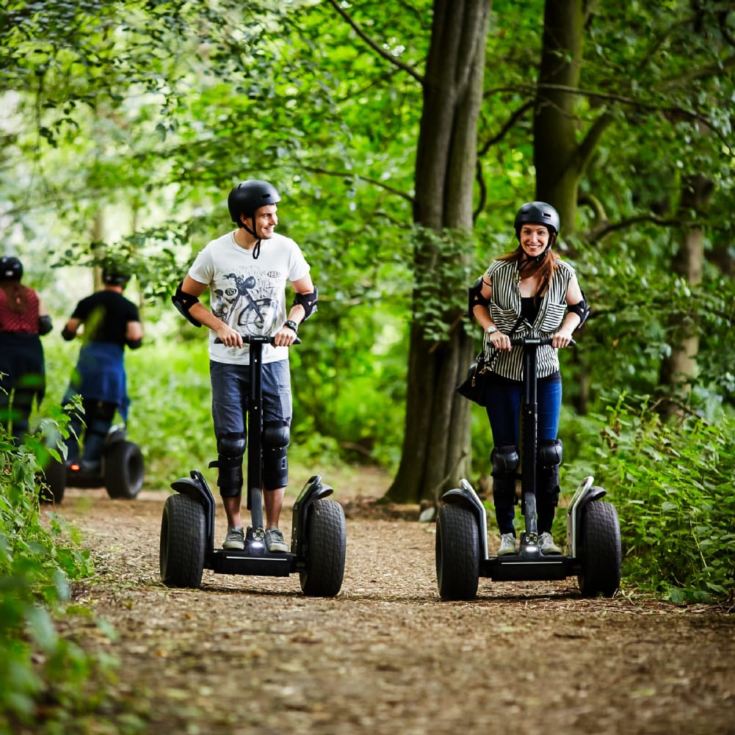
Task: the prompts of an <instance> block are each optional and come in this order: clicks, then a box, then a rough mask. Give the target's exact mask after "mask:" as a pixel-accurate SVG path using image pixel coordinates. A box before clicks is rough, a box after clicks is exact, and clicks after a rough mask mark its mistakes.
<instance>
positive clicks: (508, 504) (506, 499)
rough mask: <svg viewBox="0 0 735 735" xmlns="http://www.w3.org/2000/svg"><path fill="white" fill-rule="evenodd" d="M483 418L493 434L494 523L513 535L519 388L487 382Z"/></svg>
mask: <svg viewBox="0 0 735 735" xmlns="http://www.w3.org/2000/svg"><path fill="white" fill-rule="evenodd" d="M487 396H488V405H487V415H488V418H489V419H490V427H491V429H492V433H493V446H494V448H493V452H492V454H491V461H492V474H493V502H494V504H495V520H496V521H497V524H498V529H499V530H500V533H501V534H508V533H511V534H513V535H515V528H514V526H513V517H514V515H515V508H514V506H515V485H516V476H517V471H518V463H519V456H518V426H519V414H520V407H521V387H520V386H519V385H518V386H517V385H514V384H509V383H505V382H503V383H500V382H497V383H494V382H491V383H490V385H489V386H488V388H487Z"/></svg>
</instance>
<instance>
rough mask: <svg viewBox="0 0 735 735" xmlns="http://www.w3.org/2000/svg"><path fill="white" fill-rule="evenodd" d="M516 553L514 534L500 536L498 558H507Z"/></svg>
mask: <svg viewBox="0 0 735 735" xmlns="http://www.w3.org/2000/svg"><path fill="white" fill-rule="evenodd" d="M515 553H516V537H515V536H514V535H513V534H512V533H502V534H500V547H499V548H498V556H507V555H508V554H515Z"/></svg>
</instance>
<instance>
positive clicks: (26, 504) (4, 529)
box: [0, 430, 113, 733]
mask: <svg viewBox="0 0 735 735" xmlns="http://www.w3.org/2000/svg"><path fill="white" fill-rule="evenodd" d="M42 444H43V442H42V441H40V440H39V438H38V437H35V438H34V437H31V438H29V440H28V441H27V442H26V443H25V444H24V445H21V446H15V445H14V443H13V442H12V440H11V439H9V438H8V436H7V434H6V433H5V431H4V430H0V733H5V732H11V731H17V730H18V729H19V728H20V727H21V726H25V727H32V728H33V731H34V732H39V733H41V732H58V731H59V728H62V729H63V727H64V724H63V723H66V726H69V725H70V723H71V722H72V721H76V722H77V723H78V722H79V720H80V718H82V719H83V718H85V717H86V716H87V715H88V714H89V713H90V712H93V711H94V710H96V708H97V707H98V706H99V705H100V704H101V703H102V702H103V701H104V700H105V697H106V694H105V692H106V686H105V684H106V682H109V681H110V680H111V677H112V674H113V662H112V660H110V659H109V658H107V657H105V656H103V655H94V654H89V653H87V652H86V651H85V650H84V649H83V648H82V647H81V646H80V645H79V644H77V643H75V642H74V641H72V640H69V639H67V638H65V637H64V636H62V635H60V634H59V631H58V628H57V623H56V622H55V621H56V619H57V618H60V617H61V616H62V615H65V616H68V615H69V614H71V611H70V608H69V607H68V602H69V598H70V583H72V582H73V581H74V580H79V579H82V578H85V577H88V576H90V575H91V574H92V563H91V560H90V558H89V555H88V553H87V552H86V551H85V550H83V549H81V547H80V546H79V538H78V535H77V533H76V532H75V530H74V529H73V528H71V527H69V526H67V525H65V524H64V523H63V522H62V521H61V520H60V519H59V518H57V517H56V516H54V515H53V514H51V515H49V516H48V517H47V518H45V519H44V517H43V516H42V515H41V514H40V512H39V503H38V491H39V489H38V482H39V480H38V478H39V477H40V469H41V465H40V463H39V457H38V454H37V453H36V452H34V451H32V448H33V447H34V446H35V447H38V446H40V445H42ZM39 453H40V452H39ZM46 456H47V455H46Z"/></svg>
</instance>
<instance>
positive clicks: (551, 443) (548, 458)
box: [538, 439, 563, 468]
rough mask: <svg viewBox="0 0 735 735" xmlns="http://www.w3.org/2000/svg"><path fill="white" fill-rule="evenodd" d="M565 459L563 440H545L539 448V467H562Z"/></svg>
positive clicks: (540, 443)
mask: <svg viewBox="0 0 735 735" xmlns="http://www.w3.org/2000/svg"><path fill="white" fill-rule="evenodd" d="M562 458H563V452H562V445H561V439H543V440H542V441H541V442H539V447H538V466H539V468H541V467H543V468H548V467H552V466H554V465H560V464H561V461H562Z"/></svg>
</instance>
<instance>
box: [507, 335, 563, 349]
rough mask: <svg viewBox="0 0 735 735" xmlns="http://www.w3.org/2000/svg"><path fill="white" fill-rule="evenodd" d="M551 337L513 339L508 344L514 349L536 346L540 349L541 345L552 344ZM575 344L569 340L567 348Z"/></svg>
mask: <svg viewBox="0 0 735 735" xmlns="http://www.w3.org/2000/svg"><path fill="white" fill-rule="evenodd" d="M552 339H553V338H552V337H514V338H513V339H511V341H510V343H511V344H512V345H513V346H514V347H525V346H526V345H529V346H531V345H536V346H537V347H541V346H542V345H550V344H551V342H552ZM576 344H577V343H576V342H575V341H574V340H573V339H570V340H569V346H570V347H573V346H574V345H576Z"/></svg>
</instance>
